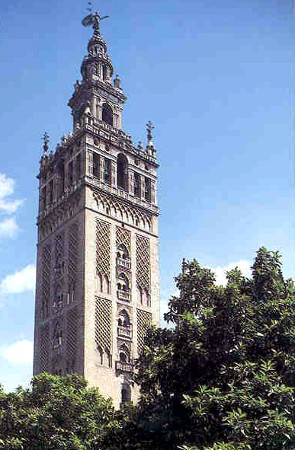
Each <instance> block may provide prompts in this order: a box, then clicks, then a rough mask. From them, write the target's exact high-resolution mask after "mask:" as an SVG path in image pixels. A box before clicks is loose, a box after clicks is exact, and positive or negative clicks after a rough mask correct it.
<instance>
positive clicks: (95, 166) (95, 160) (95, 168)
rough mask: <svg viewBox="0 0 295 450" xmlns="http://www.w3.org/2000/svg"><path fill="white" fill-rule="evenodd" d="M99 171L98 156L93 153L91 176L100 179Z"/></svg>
mask: <svg viewBox="0 0 295 450" xmlns="http://www.w3.org/2000/svg"><path fill="white" fill-rule="evenodd" d="M99 171H100V161H99V155H98V154H97V153H93V176H95V177H96V178H100V177H99Z"/></svg>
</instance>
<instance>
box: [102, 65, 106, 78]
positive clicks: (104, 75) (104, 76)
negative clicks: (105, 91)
mask: <svg viewBox="0 0 295 450" xmlns="http://www.w3.org/2000/svg"><path fill="white" fill-rule="evenodd" d="M106 77H107V68H106V66H102V79H103V80H105V79H106Z"/></svg>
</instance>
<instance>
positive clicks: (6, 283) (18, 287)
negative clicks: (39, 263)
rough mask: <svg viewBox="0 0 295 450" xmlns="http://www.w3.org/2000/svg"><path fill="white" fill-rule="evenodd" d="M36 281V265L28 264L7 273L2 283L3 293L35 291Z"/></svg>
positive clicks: (1, 289) (0, 285)
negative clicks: (9, 273) (16, 270)
mask: <svg viewBox="0 0 295 450" xmlns="http://www.w3.org/2000/svg"><path fill="white" fill-rule="evenodd" d="M35 283H36V266H35V265H34V264H28V265H27V266H26V267H24V268H23V269H21V270H19V271H18V272H14V273H13V274H11V275H7V276H6V277H5V278H4V279H3V280H2V281H1V283H0V293H1V294H20V293H22V292H25V291H34V290H35Z"/></svg>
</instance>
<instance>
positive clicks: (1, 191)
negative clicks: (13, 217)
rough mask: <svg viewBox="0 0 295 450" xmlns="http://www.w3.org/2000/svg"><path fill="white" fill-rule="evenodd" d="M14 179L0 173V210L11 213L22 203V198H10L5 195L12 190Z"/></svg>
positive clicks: (8, 194) (9, 193)
mask: <svg viewBox="0 0 295 450" xmlns="http://www.w3.org/2000/svg"><path fill="white" fill-rule="evenodd" d="M14 184H15V181H14V180H13V179H12V178H7V177H6V175H5V174H4V173H0V212H3V213H6V214H11V213H14V212H15V211H16V210H17V209H18V207H19V206H20V205H21V204H22V202H23V200H11V199H8V200H7V198H6V197H8V196H10V195H12V194H13V192H14Z"/></svg>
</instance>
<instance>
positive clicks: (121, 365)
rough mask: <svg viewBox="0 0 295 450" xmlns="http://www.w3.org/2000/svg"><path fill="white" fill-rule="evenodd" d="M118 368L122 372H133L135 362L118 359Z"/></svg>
mask: <svg viewBox="0 0 295 450" xmlns="http://www.w3.org/2000/svg"><path fill="white" fill-rule="evenodd" d="M115 365H116V370H117V371H120V372H129V373H130V372H133V364H131V363H128V362H122V361H116V364H115Z"/></svg>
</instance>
